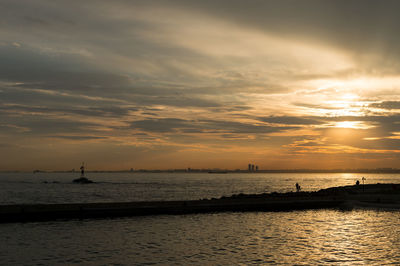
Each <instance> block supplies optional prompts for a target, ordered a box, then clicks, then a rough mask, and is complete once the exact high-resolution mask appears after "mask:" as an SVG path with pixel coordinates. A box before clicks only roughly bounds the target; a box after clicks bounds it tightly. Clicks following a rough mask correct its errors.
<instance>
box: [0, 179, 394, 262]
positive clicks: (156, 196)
mask: <svg viewBox="0 0 400 266" xmlns="http://www.w3.org/2000/svg"><path fill="white" fill-rule="evenodd" d="M362 176H364V177H366V179H367V180H366V182H367V183H377V182H380V183H388V182H398V180H399V179H398V178H399V177H400V176H399V175H388V174H387V175H376V174H369V175H366V174H365V175H359V174H272V175H271V174H261V173H260V174H172V173H171V174H136V173H134V174H129V173H128V174H127V173H120V174H105V173H102V174H100V173H99V174H93V175H90V178H91V179H93V180H94V181H98V182H99V183H98V184H89V185H77V184H71V180H72V178H73V177H74V176H73V175H70V174H41V175H37V174H35V175H33V174H13V175H9V174H2V176H1V178H0V180H1V181H0V182H1V184H0V189H1V202H2V204H8V203H38V202H41V203H52V202H60V203H61V202H81V201H84V202H99V201H130V200H169V199H197V198H208V197H219V196H222V195H225V196H229V195H231V194H237V193H259V192H270V191H290V190H294V184H295V183H296V182H299V183H300V185H301V186H302V188H303V189H304V190H316V189H319V188H324V187H330V186H337V185H347V184H353V183H355V181H356V180H361V178H362ZM43 181H47V183H42V182H43ZM52 182H56V183H52ZM32 193H33V194H34V195H33V194H32ZM0 237H1V241H0V262H1V264H2V265H72V264H81V265H112V264H114V265H240V264H242V265H250V264H254V265H260V264H268V263H270V264H288V265H293V264H307V265H316V264H335V265H354V264H365V265H374V264H375V265H382V264H391V263H393V264H399V263H400V212H397V211H374V210H353V211H340V210H307V211H290V212H248V213H240V212H238V213H229V212H228V213H213V214H191V215H160V216H145V217H127V218H119V219H87V220H68V221H62V220H59V221H51V222H39V223H9V224H0Z"/></svg>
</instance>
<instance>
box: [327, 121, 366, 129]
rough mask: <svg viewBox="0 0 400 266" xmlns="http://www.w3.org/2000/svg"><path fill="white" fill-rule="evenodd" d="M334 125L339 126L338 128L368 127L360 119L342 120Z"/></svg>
mask: <svg viewBox="0 0 400 266" xmlns="http://www.w3.org/2000/svg"><path fill="white" fill-rule="evenodd" d="M334 127H337V128H354V129H362V128H368V126H367V125H365V124H362V122H360V121H341V122H336V123H335V125H334Z"/></svg>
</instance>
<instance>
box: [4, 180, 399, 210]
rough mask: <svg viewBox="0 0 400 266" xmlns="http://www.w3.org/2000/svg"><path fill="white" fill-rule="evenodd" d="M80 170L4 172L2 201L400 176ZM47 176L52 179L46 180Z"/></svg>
mask: <svg viewBox="0 0 400 266" xmlns="http://www.w3.org/2000/svg"><path fill="white" fill-rule="evenodd" d="M78 175H79V174H76V173H75V174H72V173H37V174H31V173H13V174H4V173H1V174H0V204H15V203H70V202H117V201H155V200H188V199H201V198H213V197H217V198H218V197H221V196H230V195H232V194H239V193H263V192H273V191H277V192H286V191H293V190H294V187H295V186H294V184H295V183H296V182H299V183H300V185H301V186H302V189H303V190H305V191H310V190H318V189H321V188H327V187H332V186H343V185H352V184H355V182H356V180H357V179H358V180H361V178H362V177H363V176H365V177H366V178H367V180H366V182H367V183H377V182H381V183H389V182H394V183H398V182H400V174H326V173H324V174H292V173H291V174H264V173H253V174H248V173H235V174H207V173H206V174H185V173H89V174H88V177H89V178H90V179H92V180H93V181H95V182H96V183H95V184H86V185H82V184H73V183H72V180H73V179H74V178H76V177H78ZM44 182H47V183H44Z"/></svg>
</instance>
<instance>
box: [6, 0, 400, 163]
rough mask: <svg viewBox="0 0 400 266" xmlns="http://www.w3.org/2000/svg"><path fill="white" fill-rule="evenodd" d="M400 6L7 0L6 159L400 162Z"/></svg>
mask: <svg viewBox="0 0 400 266" xmlns="http://www.w3.org/2000/svg"><path fill="white" fill-rule="evenodd" d="M398 10H400V2H399V1H388V0H385V1H369V0H358V1H354V0H335V1H333V0H326V1H320V0H315V1H310V0H302V1H297V0H280V1H270V0H262V1H261V0H251V1H244V0H243V1H237V0H229V1H228V0H226V1H223V0H220V1H215V0H213V1H208V0H202V1H197V0H196V1H194V0H193V1H192V0H182V1H179V0H176V1H159V0H152V1H133V0H132V1H124V0H113V1H108V0H97V1H92V0H87V1H67V0H65V1H60V0H51V1H50V0H49V1H45V0H36V1H31V0H0V150H1V152H0V170H29V171H30V170H32V169H43V170H69V169H72V168H75V169H78V168H79V166H80V164H81V162H82V161H85V162H86V164H87V166H88V169H89V170H90V169H91V170H94V169H98V170H117V169H130V168H134V169H173V168H187V167H191V168H229V169H239V168H240V169H246V168H247V164H248V163H253V164H256V165H258V166H259V167H260V169H299V168H311V169H332V168H383V167H393V168H396V167H399V165H400V119H399V118H400V45H399V42H400V35H399V34H398V33H399V32H400V17H399V16H398Z"/></svg>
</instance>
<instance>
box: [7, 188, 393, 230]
mask: <svg viewBox="0 0 400 266" xmlns="http://www.w3.org/2000/svg"><path fill="white" fill-rule="evenodd" d="M323 208H325V209H326V208H337V209H343V210H348V209H352V208H374V209H376V208H378V209H391V210H400V184H371V185H365V186H362V185H358V186H344V187H333V188H328V189H322V190H319V191H314V192H288V193H276V192H274V193H264V194H256V195H255V194H253V195H247V194H239V195H233V196H230V197H221V198H218V199H215V198H214V199H202V200H189V201H155V202H116V203H75V204H31V205H28V204H27V205H0V222H3V223H4V222H27V221H46V220H54V219H84V218H108V217H122V216H139V215H158V214H175V215H176V214H189V213H207V212H247V211H291V210H306V209H323Z"/></svg>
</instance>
